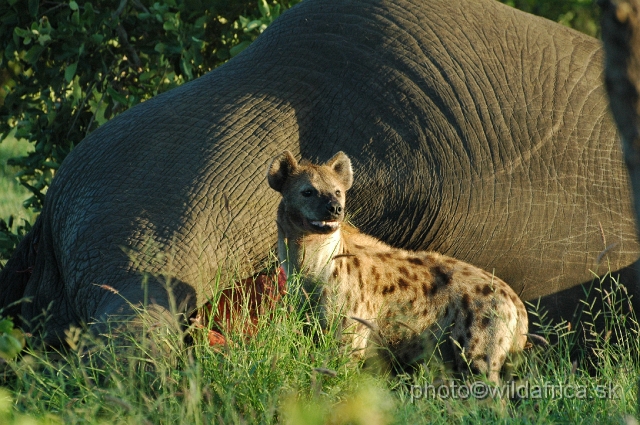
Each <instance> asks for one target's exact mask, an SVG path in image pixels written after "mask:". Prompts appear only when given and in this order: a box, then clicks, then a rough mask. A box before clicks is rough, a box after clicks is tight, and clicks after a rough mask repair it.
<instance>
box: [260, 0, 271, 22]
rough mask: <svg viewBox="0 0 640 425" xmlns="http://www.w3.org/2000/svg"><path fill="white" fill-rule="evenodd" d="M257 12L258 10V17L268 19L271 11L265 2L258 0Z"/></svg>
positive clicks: (264, 0)
mask: <svg viewBox="0 0 640 425" xmlns="http://www.w3.org/2000/svg"><path fill="white" fill-rule="evenodd" d="M258 10H260V15H261V16H262V17H263V18H268V17H269V16H271V10H270V9H269V4H268V3H267V0H258Z"/></svg>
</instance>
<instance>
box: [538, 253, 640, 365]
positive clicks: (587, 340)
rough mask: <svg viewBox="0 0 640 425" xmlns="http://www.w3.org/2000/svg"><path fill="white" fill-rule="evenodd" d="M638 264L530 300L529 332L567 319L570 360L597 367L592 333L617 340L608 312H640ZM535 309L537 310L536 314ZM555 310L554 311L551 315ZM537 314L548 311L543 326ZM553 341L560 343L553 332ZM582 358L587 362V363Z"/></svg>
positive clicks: (552, 342) (610, 339)
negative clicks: (637, 285) (636, 286)
mask: <svg viewBox="0 0 640 425" xmlns="http://www.w3.org/2000/svg"><path fill="white" fill-rule="evenodd" d="M639 263H640V260H638V261H636V263H634V264H632V265H629V266H627V267H624V268H622V269H619V270H616V271H612V272H610V273H607V274H606V275H604V276H600V277H597V278H596V277H594V279H593V280H591V281H588V282H584V283H582V284H580V285H576V286H574V287H572V288H569V289H565V290H563V291H559V292H556V293H553V294H550V295H547V296H545V297H542V298H539V299H537V300H528V302H527V310H529V331H530V332H531V333H535V334H543V333H544V332H545V328H546V329H549V327H548V326H547V325H551V326H553V325H558V324H562V323H563V322H566V323H567V328H568V329H570V330H571V331H572V334H573V337H572V341H571V342H572V344H571V345H572V346H571V359H572V360H578V361H579V362H580V363H581V364H582V365H583V366H586V367H587V369H588V370H590V371H591V370H595V369H592V368H594V367H595V366H596V365H597V353H595V351H594V337H595V336H594V334H593V333H594V332H595V333H597V334H598V335H599V337H600V338H603V339H606V340H608V341H609V342H611V343H615V342H616V332H615V331H614V332H611V331H612V329H611V323H607V317H608V315H607V314H605V312H611V311H612V310H615V312H616V314H615V315H614V316H616V317H618V318H620V317H622V316H626V315H630V314H631V315H634V314H635V312H638V311H640V288H635V287H634V285H633V282H635V279H636V275H637V271H638V270H640V266H639ZM532 306H535V308H532ZM534 310H537V311H536V312H535V313H534V312H533V311H534ZM552 312H554V313H555V314H551V313H552ZM562 312H564V313H562ZM536 313H537V314H540V315H542V314H545V316H544V319H543V320H542V322H543V323H542V326H541V323H540V318H539V317H537V314H536ZM632 317H634V316H632ZM594 318H595V319H594ZM636 319H637V318H636ZM626 323H629V322H626ZM631 323H633V322H631ZM631 335H632V333H626V336H628V337H631ZM550 343H551V344H555V343H557V337H555V338H554V336H553V335H550ZM583 360H588V362H587V363H586V364H585V362H583Z"/></svg>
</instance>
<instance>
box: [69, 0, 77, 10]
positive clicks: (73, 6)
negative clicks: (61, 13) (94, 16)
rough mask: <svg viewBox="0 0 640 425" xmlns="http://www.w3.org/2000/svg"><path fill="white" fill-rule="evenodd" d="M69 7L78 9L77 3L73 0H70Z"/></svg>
mask: <svg viewBox="0 0 640 425" xmlns="http://www.w3.org/2000/svg"><path fill="white" fill-rule="evenodd" d="M69 8H70V9H71V10H78V9H79V7H78V3H76V2H75V1H73V0H71V1H70V2H69Z"/></svg>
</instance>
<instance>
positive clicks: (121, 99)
mask: <svg viewBox="0 0 640 425" xmlns="http://www.w3.org/2000/svg"><path fill="white" fill-rule="evenodd" d="M107 93H109V96H111V98H112V99H113V100H115V101H116V102H118V103H120V104H122V105H125V106H126V105H128V104H129V102H127V98H126V97H125V96H123V95H122V94H120V93H118V92H117V91H116V89H114V88H113V87H111V86H109V87H107Z"/></svg>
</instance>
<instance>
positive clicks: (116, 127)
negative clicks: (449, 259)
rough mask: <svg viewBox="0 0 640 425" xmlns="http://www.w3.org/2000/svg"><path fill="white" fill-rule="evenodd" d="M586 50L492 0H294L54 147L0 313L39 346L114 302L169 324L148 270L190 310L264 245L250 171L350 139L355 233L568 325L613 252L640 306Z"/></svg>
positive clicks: (569, 36) (101, 314)
mask: <svg viewBox="0 0 640 425" xmlns="http://www.w3.org/2000/svg"><path fill="white" fill-rule="evenodd" d="M602 63H603V53H602V48H601V45H600V43H599V42H598V41H597V40H596V39H593V38H590V37H588V36H585V35H583V34H580V33H578V32H576V31H573V30H571V29H568V28H565V27H562V26H560V25H558V24H555V23H553V22H550V21H547V20H545V19H541V18H538V17H534V16H531V15H529V14H526V13H523V12H520V11H517V10H515V9H512V8H510V7H507V6H505V5H502V4H500V3H498V2H495V1H492V0H475V1H473V2H472V1H463V0H430V1H428V2H427V1H420V0H393V1H391V0H349V1H342V2H335V1H333V0H305V1H304V2H303V3H301V4H300V5H298V6H296V7H294V8H292V9H291V10H290V11H288V12H287V13H285V14H283V16H282V17H281V18H280V19H279V20H277V22H275V23H274V24H273V25H272V26H271V27H269V28H268V29H267V30H266V31H265V33H264V34H263V35H261V36H260V37H259V39H258V40H257V41H256V42H255V43H254V44H253V45H251V46H250V47H249V48H248V49H247V50H246V51H244V52H243V53H242V54H240V55H239V56H237V57H236V58H234V59H233V60H231V61H230V62H229V63H227V64H225V65H223V66H221V67H220V68H218V69H216V70H214V71H212V72H210V73H209V74H207V75H205V76H204V77H202V78H199V79H197V80H195V81H193V82H191V83H188V84H185V85H183V86H181V87H179V88H176V89H174V90H171V91H169V92H167V93H164V94H162V95H160V96H157V97H156V98H154V99H152V100H149V101H147V102H145V103H143V104H141V105H138V106H136V107H134V108H132V109H131V110H129V111H127V112H126V113H123V114H122V115H120V116H118V117H117V118H115V119H113V120H111V121H110V122H108V123H107V124H105V125H104V126H102V127H101V128H100V129H98V130H97V131H95V132H94V133H92V134H91V135H90V136H89V137H87V139H86V140H84V141H83V142H82V143H81V144H80V145H79V146H78V147H77V148H76V149H75V150H74V151H73V152H72V153H71V154H70V155H69V157H68V158H67V159H66V160H65V162H64V164H63V165H62V167H61V168H60V170H59V172H58V173H57V175H56V177H55V179H54V182H53V184H52V185H51V187H50V189H49V192H48V194H47V199H46V203H45V206H44V208H43V211H42V213H41V215H40V217H39V219H38V220H37V223H36V225H35V227H34V229H33V230H32V231H31V232H30V233H29V234H28V236H27V237H26V238H25V239H24V241H23V242H22V243H21V245H20V246H19V248H18V249H17V251H16V253H15V254H14V256H13V257H12V259H11V260H10V261H9V263H8V264H7V266H6V268H5V269H4V270H3V271H2V275H1V277H0V306H7V305H9V304H10V303H12V302H14V301H16V300H18V299H20V298H22V297H29V298H30V300H31V301H30V302H27V303H21V304H19V305H18V306H17V307H14V308H10V309H8V310H7V312H8V313H10V314H14V315H20V316H21V317H22V318H23V319H24V321H25V322H30V321H32V320H33V319H34V318H36V317H38V315H39V314H41V313H42V311H43V310H45V309H46V308H47V307H48V308H49V312H50V316H51V317H50V318H49V321H48V322H47V324H46V335H45V336H44V339H45V341H46V342H48V343H55V342H56V341H57V340H58V338H59V337H60V336H61V335H62V331H63V330H64V329H65V328H66V327H68V326H69V325H71V324H78V323H83V322H92V321H97V326H98V330H99V329H100V324H102V323H104V320H105V319H106V318H107V317H111V316H117V315H128V314H130V312H131V308H130V307H129V306H128V304H127V303H126V302H125V301H124V299H126V300H128V301H130V302H131V303H133V304H137V303H143V302H148V303H149V305H150V310H151V314H152V316H153V317H155V318H158V319H160V318H167V320H169V317H170V316H171V313H170V312H169V310H170V309H169V307H170V304H171V302H172V301H171V299H170V297H169V296H168V295H167V291H166V288H165V286H164V279H163V277H162V276H164V277H167V276H169V277H171V282H172V283H171V285H172V291H173V294H174V296H175V302H176V304H178V305H179V306H180V309H179V311H184V312H186V313H188V312H190V311H192V310H193V309H194V308H196V307H197V306H199V305H202V304H203V303H205V302H206V301H207V299H208V297H210V296H211V294H212V292H213V289H212V287H213V286H214V285H215V282H216V278H217V276H218V275H222V276H223V278H224V277H225V276H227V275H234V274H238V275H239V276H245V275H248V274H250V273H251V271H252V267H255V266H256V265H258V264H259V263H260V261H261V260H262V259H264V258H265V257H266V256H267V253H268V251H269V250H270V249H271V248H273V246H274V243H275V240H276V225H275V214H276V207H277V203H278V199H277V197H276V196H274V195H273V194H272V193H271V191H270V190H269V188H268V186H267V183H266V180H265V170H266V166H267V164H268V162H269V160H270V159H271V158H272V157H273V156H274V155H276V154H278V153H280V152H282V151H283V150H285V149H288V150H291V151H293V152H294V153H295V154H296V155H298V156H299V157H303V158H310V159H313V160H320V161H323V160H326V159H327V158H329V157H331V156H332V155H333V154H334V153H335V152H337V151H339V150H342V151H344V152H346V153H347V154H348V155H349V156H350V157H351V158H352V160H353V163H354V169H355V173H356V174H355V185H354V187H353V189H351V191H350V194H349V199H350V201H349V203H348V205H347V210H348V211H350V212H351V213H352V215H353V220H354V222H355V224H356V225H357V226H358V227H360V228H361V229H362V230H363V231H364V232H366V233H369V234H371V235H373V236H375V237H377V238H380V239H382V240H384V241H386V242H388V243H390V244H392V245H395V246H398V247H403V248H409V249H425V250H436V251H439V252H441V253H443V254H447V255H450V256H453V257H456V258H459V259H461V260H464V261H467V262H469V263H472V264H475V265H477V266H479V267H482V268H484V269H486V270H489V271H495V273H496V275H497V276H499V277H501V278H502V279H504V280H505V281H506V282H508V283H509V284H510V285H511V286H512V287H513V288H514V289H515V290H516V292H517V293H518V294H519V295H520V296H521V297H522V298H523V299H525V300H536V299H537V298H538V297H543V298H542V301H541V304H542V305H543V306H544V307H545V308H546V309H547V310H548V312H549V316H550V317H551V318H553V319H560V318H566V319H567V320H574V319H573V314H574V312H575V310H576V308H577V306H579V304H580V303H579V298H581V297H582V296H583V291H584V289H583V287H582V286H581V285H582V284H585V283H589V282H591V281H592V277H593V274H592V271H593V272H596V273H598V274H603V273H605V272H606V271H607V270H608V268H609V267H610V269H611V270H612V271H621V273H622V275H621V279H622V280H623V282H627V284H628V285H629V292H630V293H631V294H632V295H633V296H634V297H635V300H638V299H640V288H639V287H638V286H636V285H635V283H634V281H633V279H631V278H630V276H631V275H632V272H633V270H632V268H631V267H630V266H632V265H633V264H634V262H635V261H636V260H637V258H638V252H639V250H638V248H639V247H638V244H637V242H636V238H635V235H636V230H635V229H636V228H635V223H634V221H633V218H632V217H633V216H632V211H631V204H630V191H629V187H628V183H629V182H628V177H627V174H626V170H625V166H624V163H623V161H622V154H621V151H620V147H619V143H618V135H617V132H616V129H615V127H614V124H613V121H612V119H611V118H610V114H609V111H608V105H607V98H606V93H605V91H604V88H603V82H602V80H603V78H602ZM607 247H608V250H606V253H604V254H603V251H604V250H605V248H607ZM599 257H602V258H600V260H601V261H598V260H599ZM29 271H31V273H29ZM145 273H146V274H147V278H148V279H147V280H148V282H147V286H146V287H145V288H146V289H143V285H142V284H141V282H142V280H143V274H145ZM110 288H111V289H114V290H116V291H118V294H115V293H113V291H112V290H110ZM636 305H637V307H636V310H639V311H640V309H638V307H640V303H637V304H636ZM7 312H6V313H7ZM531 321H535V319H532V320H531Z"/></svg>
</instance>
